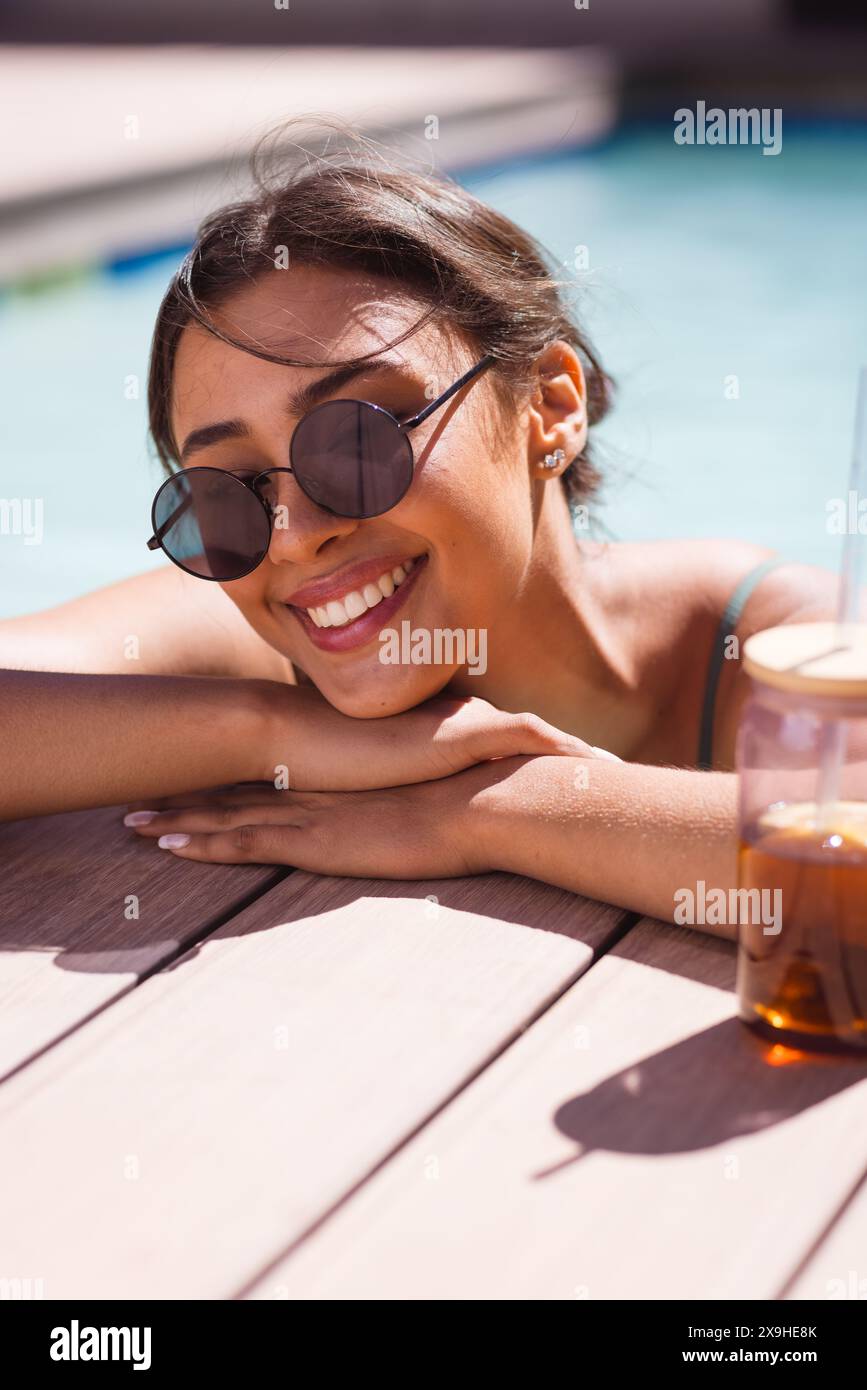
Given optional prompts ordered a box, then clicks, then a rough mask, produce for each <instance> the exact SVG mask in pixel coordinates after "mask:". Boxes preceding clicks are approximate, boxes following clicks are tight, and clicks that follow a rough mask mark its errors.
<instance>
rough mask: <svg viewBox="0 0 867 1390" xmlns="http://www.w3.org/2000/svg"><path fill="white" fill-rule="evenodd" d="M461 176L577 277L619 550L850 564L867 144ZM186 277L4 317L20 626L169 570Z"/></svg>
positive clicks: (716, 150) (601, 511)
mask: <svg viewBox="0 0 867 1390" xmlns="http://www.w3.org/2000/svg"><path fill="white" fill-rule="evenodd" d="M462 177H463V181H464V182H465V183H466V184H467V185H468V186H470V187H471V188H472V189H473V191H474V192H476V193H478V194H479V195H480V196H481V197H483V198H485V199H486V200H488V201H489V202H491V203H492V204H494V205H495V206H496V207H498V208H500V209H501V210H502V211H504V212H506V213H508V215H509V216H511V217H512V218H514V219H515V220H516V221H517V222H518V223H520V224H522V225H524V226H526V227H527V228H528V229H529V230H530V231H532V232H533V233H534V234H535V235H536V236H538V237H539V238H540V239H541V240H542V241H543V242H544V244H545V245H546V246H547V247H548V248H549V250H550V251H551V252H552V254H553V255H554V256H555V258H556V259H557V261H558V262H559V263H560V264H562V265H563V274H564V277H571V278H573V279H575V280H577V281H578V283H579V293H578V301H577V302H578V306H579V312H580V314H581V315H582V316H583V320H584V323H585V324H586V326H587V327H588V328H589V330H590V333H591V336H592V338H593V339H594V341H595V343H596V346H597V348H598V350H599V352H600V355H601V357H602V360H603V362H604V364H605V366H606V369H607V370H608V371H609V373H610V374H611V375H612V376H613V377H614V378H615V380H616V383H617V399H616V405H615V409H614V411H613V413H612V415H611V416H610V418H609V419H608V420H606V421H605V423H604V424H603V425H601V426H600V427H599V429H598V431H597V432H596V433H597V438H598V440H599V446H598V449H597V457H598V460H599V462H600V463H601V464H602V466H603V468H604V469H605V471H606V474H607V487H606V491H605V495H604V498H603V501H602V505H600V506H599V507H598V508H594V510H593V517H592V519H593V521H594V522H598V523H599V524H600V526H601V527H603V528H605V532H606V533H608V534H611V535H613V536H614V537H616V538H620V539H637V538H644V539H657V538H665V537H673V536H736V537H742V538H746V539H749V540H754V541H758V542H761V543H763V544H768V545H772V546H775V547H776V548H778V549H779V550H781V551H782V552H783V553H784V554H786V555H788V556H790V557H792V558H796V559H801V560H806V561H810V562H812V563H816V564H825V565H828V566H829V567H832V568H836V566H837V563H838V557H839V547H840V538H839V537H838V536H836V535H833V534H831V533H830V532H829V529H828V522H827V516H828V511H827V508H828V503H829V501H830V500H831V499H833V498H835V497H839V498H842V497H844V496H845V493H846V487H847V473H848V465H849V456H850V451H851V435H852V424H853V415H854V393H855V383H856V377H857V369H858V367H859V366H860V365H861V364H867V256H865V249H867V127H864V126H858V125H851V126H840V127H833V126H828V125H815V126H807V125H802V126H799V127H797V128H791V129H790V128H784V139H783V149H782V153H781V154H779V155H778V156H776V157H768V156H763V155H762V153H761V149H760V148H759V147H757V146H744V147H726V146H704V147H700V146H695V147H690V146H678V145H675V144H674V142H673V139H672V127H671V126H663V125H659V126H636V127H632V128H627V129H625V130H623V131H622V132H621V133H620V134H618V135H617V136H616V137H615V138H614V139H612V140H611V141H609V142H607V143H606V144H605V145H604V146H602V147H600V148H598V149H594V150H591V151H579V152H575V151H569V152H563V153H559V154H556V155H552V156H550V157H547V158H537V159H534V160H533V161H530V162H521V163H520V164H513V165H504V166H501V167H497V168H495V169H494V168H488V169H482V170H473V171H471V172H468V173H466V174H465V175H463V176H462ZM178 259H179V253H177V252H175V253H173V254H168V255H163V256H156V257H152V258H149V259H143V260H142V261H136V262H130V263H124V262H121V263H119V264H118V265H116V266H114V267H108V268H105V269H103V270H101V271H93V272H89V273H86V274H82V276H81V277H80V278H78V279H76V280H71V281H69V282H68V283H64V284H60V285H58V286H56V287H54V288H44V289H43V290H42V291H41V292H39V293H34V292H30V293H25V292H23V291H22V290H18V289H10V290H8V291H7V292H6V293H5V294H3V295H2V297H0V381H2V382H3V386H4V409H3V411H2V415H0V499H14V498H42V499H43V517H44V521H43V528H44V534H43V538H42V542H41V544H28V543H27V537H26V536H24V535H16V534H3V533H0V615H11V614H15V613H24V612H29V611H32V610H34V609H37V608H42V607H45V606H47V605H50V604H53V603H57V602H60V601H62V600H63V599H66V598H69V597H72V596H73V595H76V594H80V593H84V592H86V591H88V590H89V589H92V588H95V587H97V586H99V585H102V584H106V583H110V582H111V581H113V580H115V579H118V578H120V577H122V576H124V575H128V574H134V573H137V572H139V571H141V570H144V569H147V568H149V567H150V566H152V565H154V564H159V563H163V561H162V557H153V556H151V555H149V553H148V551H147V550H146V549H145V541H146V539H147V537H148V535H149V534H150V530H149V508H150V500H151V497H152V494H153V492H154V490H155V488H156V486H157V485H158V483H159V481H160V476H161V475H160V471H159V468H158V466H157V464H156V462H154V461H153V460H151V459H150V458H149V456H148V452H147V446H146V438H145V429H146V424H145V420H146V414H145V394H146V372H147V353H148V345H149V338H150V331H151V326H152V323H153V318H154V314H155V311H156V308H157V305H158V303H159V300H160V297H161V295H162V292H163V290H164V287H165V284H166V281H167V279H168V277H169V275H170V273H171V271H172V269H173V267H174V265H175V264H176V263H177V261H178ZM576 265H577V267H578V268H577V269H576ZM0 521H2V513H0ZM3 530H4V531H5V532H10V531H14V530H15V527H14V524H13V523H10V522H8V521H7V523H6V524H5V526H4V527H3Z"/></svg>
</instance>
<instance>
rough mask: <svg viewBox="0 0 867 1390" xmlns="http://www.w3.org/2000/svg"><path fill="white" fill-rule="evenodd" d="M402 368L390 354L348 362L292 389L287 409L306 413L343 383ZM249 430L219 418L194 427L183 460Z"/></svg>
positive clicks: (246, 435) (242, 436)
mask: <svg viewBox="0 0 867 1390" xmlns="http://www.w3.org/2000/svg"><path fill="white" fill-rule="evenodd" d="M400 370H401V364H400V363H399V362H396V361H394V360H392V359H390V358H387V357H377V358H373V359H371V361H369V362H354V363H353V362H347V363H345V364H344V365H343V366H341V367H336V368H335V370H334V371H333V372H328V373H327V374H326V375H325V376H321V377H318V378H317V380H316V381H311V382H309V383H308V385H307V386H301V387H299V389H298V390H297V391H293V392H292V394H291V395H290V396H289V399H288V402H287V407H286V408H287V410H288V412H289V414H290V415H296V416H301V415H306V414H307V412H308V410H312V409H313V407H314V406H317V405H321V404H322V402H323V401H324V400H326V399H327V398H328V397H329V396H330V395H331V394H332V393H333V392H334V391H339V390H340V388H341V386H346V385H347V384H348V383H349V382H350V381H353V380H354V379H355V378H356V377H359V376H370V375H372V374H373V373H375V372H385V371H394V372H399V371H400ZM250 433H251V432H250V427H249V425H247V424H246V423H245V422H244V421H243V420H219V421H217V422H216V423H215V424H213V425H204V426H203V427H202V428H201V429H198V430H192V431H191V433H190V434H188V435H187V437H186V439H185V440H184V445H183V448H182V449H181V452H180V459H181V461H182V462H186V460H187V459H188V458H190V456H191V455H192V454H195V453H198V451H199V450H200V449H207V448H209V447H210V446H211V445H212V444H222V443H223V441H224V440H226V439H249V438H250Z"/></svg>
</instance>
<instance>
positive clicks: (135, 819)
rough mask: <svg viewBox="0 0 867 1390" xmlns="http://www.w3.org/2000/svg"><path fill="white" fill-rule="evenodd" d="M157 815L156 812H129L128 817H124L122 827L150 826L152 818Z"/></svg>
mask: <svg viewBox="0 0 867 1390" xmlns="http://www.w3.org/2000/svg"><path fill="white" fill-rule="evenodd" d="M156 815H159V812H158V811H130V813H129V815H127V816H124V818H123V823H124V825H150V823H151V821H152V820H153V818H154V816H156Z"/></svg>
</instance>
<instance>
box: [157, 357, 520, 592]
mask: <svg viewBox="0 0 867 1390" xmlns="http://www.w3.org/2000/svg"><path fill="white" fill-rule="evenodd" d="M495 360H496V359H495V358H494V356H493V355H492V354H491V353H486V354H485V356H484V357H482V358H480V359H479V361H478V362H476V364H475V365H474V366H472V367H470V369H469V371H466V372H464V374H463V376H461V377H459V378H458V380H457V381H455V382H453V383H452V385H451V386H449V387H448V389H447V390H445V391H443V392H442V394H441V395H439V396H437V397H436V399H435V400H433V401H431V402H430V404H429V405H426V406H425V408H424V410H420V411H418V412H417V414H415V415H412V416H411V417H410V418H409V419H408V420H398V419H397V418H396V416H394V415H392V414H391V412H390V411H388V410H385V409H384V408H383V407H382V406H380V405H375V404H374V403H373V402H372V401H356V400H354V399H353V398H352V397H346V396H341V397H339V398H338V399H337V400H334V401H323V402H322V404H321V405H317V406H314V407H313V409H312V410H308V412H307V414H306V415H303V416H302V417H301V419H300V420H299V421H298V425H301V424H302V423H303V421H304V420H307V419H309V417H310V416H311V415H314V414H316V412H317V411H319V410H325V409H327V407H328V406H330V405H338V404H340V405H342V404H346V403H350V404H354V405H364V406H366V407H367V408H368V409H370V410H375V411H377V413H378V414H380V415H385V416H387V417H388V418H389V419H390V420H392V421H393V422H394V424H395V426H396V427H397V429H398V430H400V431H401V433H403V432H404V431H406V430H413V429H415V428H416V427H417V426H418V425H421V424H423V422H424V421H425V420H427V419H428V417H429V416H431V415H433V413H434V411H435V410H439V409H440V407H441V406H444V405H445V403H446V401H448V400H451V398H452V396H455V395H457V393H458V391H460V390H461V388H462V387H464V386H466V385H467V384H468V383H469V382H470V381H472V380H473V379H474V377H477V376H478V375H479V374H480V373H481V372H483V371H484V370H485V368H486V367H489V366H490V365H491V364H492V363H493V362H494V361H495ZM298 425H296V426H295V429H296V430H297V429H298ZM294 437H295V431H293V435H292V438H293V439H294ZM407 445H408V448H409V462H410V472H409V477H408V479H407V485H406V487H405V488H404V490H403V492H402V493H401V494H400V496H399V497H397V498H395V500H394V501H393V502H391V503H389V505H388V507H386V508H384V509H383V511H377V512H370V513H368V514H367V515H361V516H357V517H356V519H357V520H359V521H364V520H368V519H369V518H370V517H371V516H383V515H384V513H385V512H386V511H391V509H392V507H396V506H397V504H398V502H400V501H401V500H402V498H403V497H405V496H406V493H407V492H408V491H409V489H410V487H411V486H412V480H413V476H414V471H415V456H414V454H413V450H412V442H411V441H410V440H407ZM289 456H290V458H291V457H292V440H290V442H289ZM206 468H207V470H208V471H209V472H214V473H225V474H227V475H228V476H229V477H230V478H234V479H235V481H236V482H238V483H240V484H241V485H242V487H246V488H248V489H249V490H250V491H251V492H252V493H253V495H254V496H255V497H256V498H257V500H258V501H259V502H260V503H261V505H262V508H263V510H264V511H265V514H266V516H267V518H268V522H269V526H270V525H271V518H272V515H273V509H272V508H271V507H270V506H269V504H268V503H267V502H266V501H265V499H264V498H263V497H262V495H261V493H260V492H259V489H258V483H259V480H260V479H261V478H267V477H270V475H271V474H272V473H291V474H292V475H293V476H294V477H295V479H296V482H297V483H298V486H299V487H300V488H301V490H302V492H303V493H304V495H305V496H306V497H309V498H310V501H311V502H313V504H314V506H317V507H319V508H320V509H321V510H322V511H324V512H329V513H330V514H331V515H332V516H342V515H345V513H342V512H336V511H334V510H333V508H331V507H326V506H325V505H324V504H323V503H322V502H320V501H318V500H317V498H315V497H311V496H310V493H309V492H308V491H307V489H306V488H305V487H304V484H303V482H302V481H301V478H300V476H299V475H298V474H297V472H296V469H295V468H293V467H292V466H291V465H285V466H283V467H277V468H263V469H262V470H261V471H260V472H258V473H254V472H253V470H252V469H250V470H247V471H248V472H249V474H250V476H249V477H239V476H238V474H237V473H233V472H232V471H231V470H230V469H222V468H211V467H210V466H208V465H202V466H201V471H203V472H204V471H205V469H206ZM197 471H200V470H199V469H198V468H190V469H182V470H180V471H179V472H177V473H173V474H172V475H171V477H169V478H166V480H165V482H164V483H162V484H161V485H160V487H159V488H158V489H157V492H156V495H155V497H154V500H153V503H152V504H151V525H152V527H153V534H152V535H151V538H150V540H149V541H148V542H147V548H148V550H163V551H164V553H165V554H166V555H167V556H168V558H169V559H170V560H171V562H172V564H173V565H177V566H178V568H179V569H182V570H184V571H185V572H186V573H187V574H191V575H193V577H194V578H196V579H205V580H211V581H212V582H214V583H218V584H229V583H231V582H232V580H231V579H220V578H217V577H216V576H214V575H210V574H198V573H197V572H196V571H195V570H189V569H187V568H186V566H185V565H183V564H181V562H180V561H179V560H177V559H176V558H175V557H174V556H173V555H171V554H170V553H169V551H168V550H166V549H165V547H164V546H163V543H162V542H163V537H164V536H165V535H166V534H167V533H168V532H169V531H170V530H171V529H172V527H173V526H174V525H175V524H176V523H177V522H178V521H179V520H180V519H181V517H182V516H183V515H184V514H185V512H187V511H188V509H189V507H190V505H191V502H192V498H191V497H186V498H184V500H183V501H182V502H181V503H179V505H178V506H177V507H176V508H175V510H174V511H173V512H172V513H171V515H170V516H169V517H167V519H166V520H165V521H164V522H163V523H162V525H157V520H156V506H157V501H158V499H159V496H160V494H161V492H162V491H163V488H165V487H167V486H168V485H169V484H170V483H173V482H174V481H175V480H176V479H177V478H180V477H183V476H184V475H185V473H193V472H197ZM352 515H353V516H355V514H354V513H353V514H352ZM267 553H268V552H267V549H266V551H265V554H267ZM265 554H263V555H262V556H261V558H260V559H258V560H256V561H255V562H254V563H253V564H252V565H251V566H250V568H249V569H247V570H244V571H243V572H242V573H241V574H238V575H233V576H232V579H244V578H246V576H247V575H248V574H252V572H253V570H254V569H257V568H258V566H259V565H261V563H262V560H263V559H264V558H265Z"/></svg>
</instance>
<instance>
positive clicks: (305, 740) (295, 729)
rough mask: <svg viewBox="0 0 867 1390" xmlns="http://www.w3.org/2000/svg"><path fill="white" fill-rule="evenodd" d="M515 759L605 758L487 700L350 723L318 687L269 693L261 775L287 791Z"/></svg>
mask: <svg viewBox="0 0 867 1390" xmlns="http://www.w3.org/2000/svg"><path fill="white" fill-rule="evenodd" d="M521 754H535V755H539V754H560V755H566V756H569V757H579V758H589V757H595V756H601V757H606V756H607V757H610V756H611V755H610V754H606V753H604V752H602V751H601V750H597V749H594V748H591V746H590V745H589V744H587V743H584V742H582V740H581V739H579V738H575V737H573V736H572V735H571V734H564V733H563V732H562V731H561V730H560V729H555V728H554V727H553V725H551V724H546V723H545V721H544V720H543V719H539V718H538V717H537V716H536V715H533V714H507V713H505V712H504V711H503V710H499V709H496V708H495V707H494V706H493V705H490V704H488V702H487V701H486V700H479V699H474V698H467V699H445V698H438V699H433V700H428V701H426V703H425V704H423V705H417V706H416V707H415V708H414V709H410V710H406V711H405V712H403V713H401V714H395V715H388V716H386V717H384V718H382V719H353V718H351V717H350V716H349V715H346V714H341V713H340V711H339V710H336V709H335V708H334V706H333V705H330V704H329V703H328V701H327V700H326V699H325V698H324V697H323V696H322V695H320V694H319V692H318V691H317V690H311V689H309V688H308V687H304V686H297V687H291V688H288V689H286V688H284V689H282V690H278V691H275V692H274V693H273V701H272V715H271V732H270V735H269V737H268V740H267V749H266V750H265V752H264V763H265V766H264V768H263V771H262V778H263V780H267V781H270V782H273V783H274V785H275V786H277V787H278V788H291V789H292V790H293V791H362V790H365V789H367V788H370V787H396V786H403V785H405V784H406V783H408V782H427V781H429V780H431V779H432V778H439V777H448V776H451V774H452V773H455V772H461V771H462V770H463V769H464V768H467V767H471V766H472V765H473V764H474V763H482V762H487V761H488V760H490V759H491V758H507V757H514V756H517V755H521ZM215 780H216V779H215ZM221 780H224V779H221Z"/></svg>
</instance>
